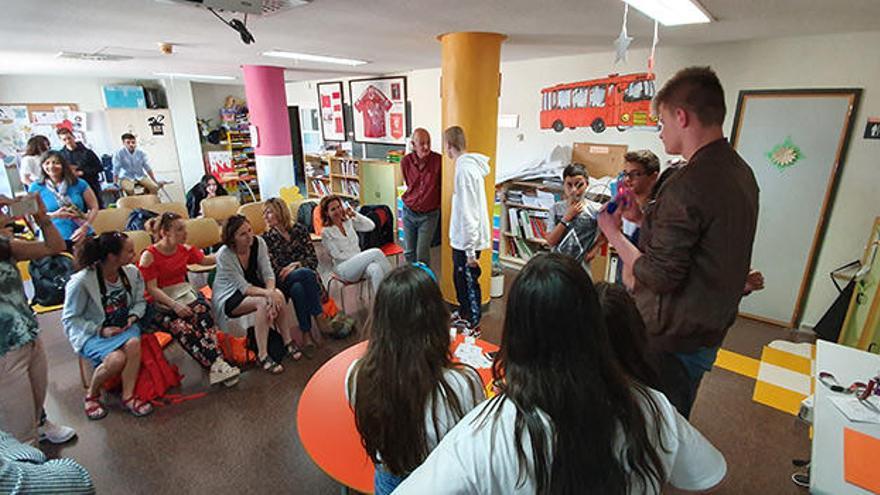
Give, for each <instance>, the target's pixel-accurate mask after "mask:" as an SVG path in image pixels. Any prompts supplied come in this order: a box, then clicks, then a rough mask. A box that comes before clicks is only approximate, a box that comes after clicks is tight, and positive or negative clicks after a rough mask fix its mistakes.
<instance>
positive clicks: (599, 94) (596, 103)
mask: <svg viewBox="0 0 880 495" xmlns="http://www.w3.org/2000/svg"><path fill="white" fill-rule="evenodd" d="M605 93H606V91H605V85H604V84H602V85H599V86H593V87H592V88H590V106H591V107H604V106H605Z"/></svg>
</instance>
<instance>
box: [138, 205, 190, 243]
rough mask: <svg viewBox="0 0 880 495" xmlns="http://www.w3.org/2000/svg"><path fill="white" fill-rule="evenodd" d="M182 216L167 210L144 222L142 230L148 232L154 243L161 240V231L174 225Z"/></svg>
mask: <svg viewBox="0 0 880 495" xmlns="http://www.w3.org/2000/svg"><path fill="white" fill-rule="evenodd" d="M182 218H183V217H182V216H180V215H178V214H177V213H173V212H170V211H167V212H165V213H163V214H161V215H159V216H157V217H153V218H151V219H149V220H147V221H146V223H145V224H144V230H146V231H147V233H148V234H150V237H151V238H152V239H153V242H154V243H156V242H159V241H161V240H162V232H164V231H166V230H171V227H172V226H174V222H176V221H178V220H180V219H182Z"/></svg>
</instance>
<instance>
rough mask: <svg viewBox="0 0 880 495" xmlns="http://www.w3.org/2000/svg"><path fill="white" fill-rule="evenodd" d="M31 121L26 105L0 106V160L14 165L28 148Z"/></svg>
mask: <svg viewBox="0 0 880 495" xmlns="http://www.w3.org/2000/svg"><path fill="white" fill-rule="evenodd" d="M31 131H32V129H31V121H30V119H29V118H28V111H27V107H26V106H24V105H8V106H0V160H2V161H3V163H4V164H12V163H15V161H16V160H17V157H16V155H18V154H20V153H22V152H23V151H24V149H25V147H27V141H28V139H29V138H30V137H31Z"/></svg>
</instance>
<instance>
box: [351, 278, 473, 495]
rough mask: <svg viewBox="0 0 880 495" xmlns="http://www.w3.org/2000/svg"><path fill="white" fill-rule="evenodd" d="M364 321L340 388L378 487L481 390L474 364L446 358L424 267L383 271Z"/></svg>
mask: <svg viewBox="0 0 880 495" xmlns="http://www.w3.org/2000/svg"><path fill="white" fill-rule="evenodd" d="M367 328H368V330H367V332H368V335H369V336H370V343H369V345H368V347H367V352H366V354H365V355H364V357H363V358H361V359H360V360H357V361H355V362H354V363H352V365H351V367H350V368H349V370H348V374H347V376H346V380H345V381H346V394H347V397H348V400H349V403H350V404H351V405H352V407H353V409H354V414H355V424H356V425H357V429H358V432H360V435H361V441H362V442H363V445H364V448H365V449H366V451H367V453H368V454H369V456H370V458H371V459H372V460H373V462H374V463H375V464H376V476H375V493H376V494H377V495H383V494H388V493H391V491H392V490H394V488H395V487H396V486H397V485H398V484H399V483H400V482H401V480H403V479H404V478H405V477H406V475H407V474H409V473H410V472H411V471H412V470H413V469H415V468H416V467H417V466H418V465H419V464H421V463H422V461H424V460H425V458H426V457H428V454H429V453H430V452H431V451H432V450H433V449H434V447H436V446H437V443H438V442H439V441H440V439H442V438H443V436H444V435H445V434H446V433H447V432H448V431H449V430H450V429H451V428H452V427H453V426H454V425H455V424H456V423H457V422H458V421H459V420H460V419H461V418H462V417H464V415H465V414H467V413H468V411H470V410H471V409H473V408H474V407H475V406H476V405H477V404H478V403H480V402H481V401H482V400H483V399H484V398H485V396H484V393H483V387H482V382H481V381H480V376H479V375H478V374H477V372H476V371H475V370H474V369H473V368H471V367H469V366H466V365H462V364H457V363H454V362H453V361H452V354H451V352H450V350H449V309H448V308H447V307H446V303H445V302H444V300H443V296H442V295H441V294H440V288H439V287H438V286H437V283H436V282H434V280H433V279H432V278H431V276H430V275H428V274H427V273H426V272H425V271H424V270H421V269H419V268H416V267H413V266H402V267H400V268H397V269H395V270H394V271H392V272H391V273H390V274H389V275H388V277H387V278H386V279H385V280H384V281H383V282H382V284H381V285H380V286H379V290H378V291H377V293H376V299H375V302H374V304H373V308H372V310H371V312H370V317H369V321H368V324H367ZM428 491H430V490H428ZM428 491H426V492H425V493H427V492H428Z"/></svg>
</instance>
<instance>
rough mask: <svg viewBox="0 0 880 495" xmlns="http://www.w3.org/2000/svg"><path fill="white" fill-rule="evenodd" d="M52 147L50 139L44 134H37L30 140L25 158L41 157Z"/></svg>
mask: <svg viewBox="0 0 880 495" xmlns="http://www.w3.org/2000/svg"><path fill="white" fill-rule="evenodd" d="M51 147H52V143H50V142H49V138H47V137H46V136H44V135H42V134H37V135H36V136H33V137H32V138H30V139H28V142H27V149H26V150H25V152H24V154H25V156H40V155H42V154H43V153H45V152H46V151H48V149H49V148H51Z"/></svg>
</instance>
